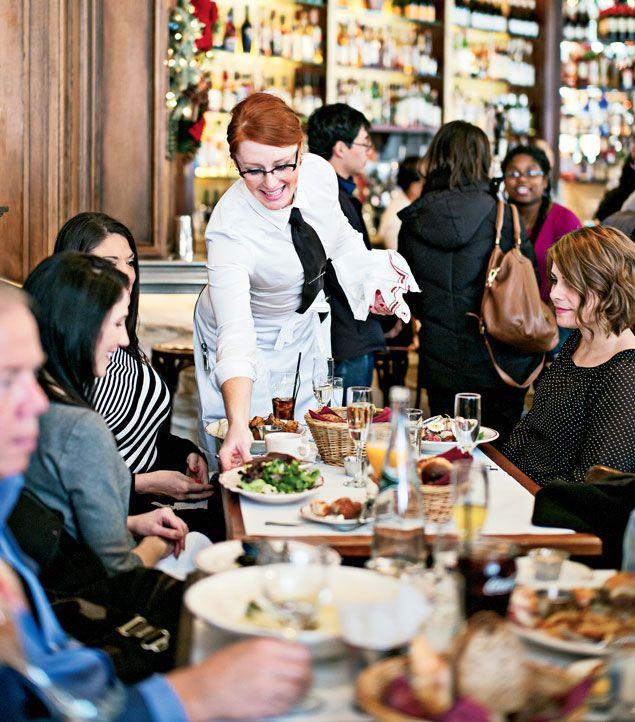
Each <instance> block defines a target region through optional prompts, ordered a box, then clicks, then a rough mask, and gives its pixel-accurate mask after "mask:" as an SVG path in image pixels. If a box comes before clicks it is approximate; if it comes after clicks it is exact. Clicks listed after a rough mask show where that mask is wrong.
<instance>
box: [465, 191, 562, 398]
mask: <svg viewBox="0 0 635 722" xmlns="http://www.w3.org/2000/svg"><path fill="white" fill-rule="evenodd" d="M509 207H510V210H511V213H512V221H513V225H514V246H513V248H512V249H511V250H509V251H507V252H506V253H505V252H504V251H503V250H502V249H501V246H500V242H501V233H502V230H503V217H504V214H505V203H504V202H503V201H502V200H499V201H498V208H497V211H496V241H495V243H494V250H493V251H492V254H491V255H490V258H489V263H488V264H487V273H486V275H485V289H484V291H483V300H482V302H481V315H480V317H479V328H480V331H481V334H482V336H483V340H484V341H485V346H486V347H487V352H488V354H489V356H490V358H491V360H492V363H493V364H494V368H495V369H496V371H497V372H498V375H499V376H500V377H501V378H502V379H503V381H504V382H505V383H506V384H509V385H510V386H514V387H515V388H523V389H524V388H528V387H529V386H530V385H531V384H532V383H533V381H535V379H536V378H538V374H539V373H540V372H541V371H542V368H543V366H544V363H545V355H544V354H545V352H546V351H550V350H551V349H553V348H555V346H556V345H557V343H558V326H557V324H556V319H555V316H554V314H553V312H552V311H551V309H550V308H549V307H548V306H547V304H545V303H544V302H543V301H542V300H541V298H540V288H539V287H538V282H537V280H536V274H535V272H534V267H533V264H532V262H531V261H530V260H529V258H527V257H526V256H523V254H522V252H521V250H520V220H519V218H518V209H517V208H516V206H514V205H511V204H510V206H509ZM488 335H489V336H492V338H495V339H496V340H497V341H500V342H501V343H504V344H507V345H508V346H511V347H513V348H514V349H515V350H517V351H524V352H526V353H539V352H542V353H543V357H542V361H541V362H540V364H539V365H538V367H537V368H536V369H534V371H533V372H532V373H531V374H530V376H529V378H527V379H526V380H525V381H524V383H521V384H519V383H517V382H516V381H514V379H512V378H511V376H509V374H507V373H506V372H505V371H503V369H502V368H501V367H500V366H499V365H498V363H497V362H496V359H495V357H494V353H493V351H492V347H491V344H490V342H489V339H488Z"/></svg>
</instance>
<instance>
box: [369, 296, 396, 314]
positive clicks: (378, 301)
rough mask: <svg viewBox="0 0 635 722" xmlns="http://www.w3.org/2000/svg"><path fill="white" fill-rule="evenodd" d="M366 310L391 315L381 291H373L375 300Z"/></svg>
mask: <svg viewBox="0 0 635 722" xmlns="http://www.w3.org/2000/svg"><path fill="white" fill-rule="evenodd" d="M368 310H369V312H370V313H374V314H375V315H376V316H392V311H391V310H390V309H389V308H388V306H386V302H385V301H384V297H383V296H382V295H381V291H375V302H374V303H373V305H372V306H369V307H368Z"/></svg>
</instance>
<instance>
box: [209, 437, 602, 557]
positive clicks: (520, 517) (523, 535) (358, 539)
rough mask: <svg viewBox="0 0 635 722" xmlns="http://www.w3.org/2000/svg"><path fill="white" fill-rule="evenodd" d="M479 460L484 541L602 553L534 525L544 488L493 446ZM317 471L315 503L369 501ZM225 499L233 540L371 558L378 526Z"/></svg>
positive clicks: (578, 537)
mask: <svg viewBox="0 0 635 722" xmlns="http://www.w3.org/2000/svg"><path fill="white" fill-rule="evenodd" d="M473 456H474V459H475V461H480V462H482V463H484V464H486V465H487V467H488V476H489V505H488V513H487V518H486V522H485V526H484V528H483V535H484V536H493V537H497V538H504V539H506V540H508V541H511V542H514V543H515V544H517V545H518V547H519V548H520V549H521V550H522V551H526V550H528V549H530V548H535V547H552V548H557V549H563V550H566V551H567V552H569V553H570V554H572V555H576V556H593V555H599V554H601V553H602V542H601V540H600V539H599V538H598V537H597V536H595V535H593V534H583V533H577V532H575V531H574V530H572V529H560V528H550V527H539V526H535V525H534V524H532V523H531V517H532V513H533V506H534V495H535V494H536V492H537V491H538V489H539V488H540V487H539V486H538V485H537V484H536V483H535V482H534V481H532V480H531V479H530V478H529V477H528V476H527V475H526V474H524V473H523V472H522V471H521V470H520V469H518V468H517V467H516V466H515V465H514V464H512V462H511V461H509V459H507V458H506V457H505V456H503V454H502V453H501V452H500V451H499V450H498V449H496V448H495V447H494V446H492V444H481V445H479V446H478V447H477V448H476V449H474V452H473ZM317 466H318V468H319V469H320V471H321V473H322V477H323V480H324V485H323V486H322V487H321V488H320V490H319V491H318V492H316V493H315V494H314V495H313V496H312V497H311V498H315V499H318V498H319V499H325V500H327V501H333V500H334V499H336V498H338V497H341V496H348V497H350V498H351V499H353V500H359V501H363V500H364V498H365V496H366V494H367V492H366V490H365V489H357V488H354V487H351V486H346V485H345V482H346V481H347V477H346V475H345V473H344V469H343V467H340V466H335V465H330V464H324V463H322V462H318V463H317ZM371 483H372V482H371ZM221 495H222V504H223V513H224V516H225V525H226V533H227V539H237V540H240V541H246V542H249V541H257V540H261V539H267V538H272V537H273V538H293V539H296V540H300V541H306V542H311V543H314V544H327V545H329V546H331V547H332V548H333V549H335V550H337V551H338V552H339V553H340V554H341V555H342V556H343V557H347V558H355V557H357V558H364V557H369V556H370V547H371V541H372V536H371V534H372V524H366V525H361V526H358V527H357V528H354V527H351V528H349V529H336V528H334V527H329V526H326V525H324V524H319V523H315V522H313V521H307V520H305V519H303V518H302V517H301V516H300V509H301V508H302V507H303V505H305V504H307V503H308V502H309V501H310V499H304V500H302V501H296V502H292V503H288V504H268V503H262V502H260V501H254V500H252V499H248V498H245V497H244V496H242V495H240V494H239V493H236V492H234V491H231V490H229V489H227V488H225V487H224V486H222V487H221ZM437 532H438V527H437V526H436V525H435V524H426V536H427V538H428V542H429V543H430V544H432V543H433V542H434V538H435V535H436V533H437Z"/></svg>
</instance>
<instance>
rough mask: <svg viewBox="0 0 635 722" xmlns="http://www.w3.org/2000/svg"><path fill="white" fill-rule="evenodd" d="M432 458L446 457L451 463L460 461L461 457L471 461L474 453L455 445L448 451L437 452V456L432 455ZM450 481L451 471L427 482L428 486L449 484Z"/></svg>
mask: <svg viewBox="0 0 635 722" xmlns="http://www.w3.org/2000/svg"><path fill="white" fill-rule="evenodd" d="M428 458H430V459H446V460H447V461H449V462H450V463H451V464H452V463H454V462H455V461H459V460H460V459H468V460H469V461H471V460H472V458H473V457H472V454H470V452H469V451H461V449H459V447H458V446H453V447H452V448H451V449H448V450H447V451H444V452H443V453H442V454H437V455H436V456H430V457H428ZM449 483H450V472H449V471H448V473H447V474H444V475H443V476H440V477H439V478H438V479H435V480H434V481H433V482H431V483H430V484H426V486H447V485H448V484H449Z"/></svg>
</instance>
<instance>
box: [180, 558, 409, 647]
mask: <svg viewBox="0 0 635 722" xmlns="http://www.w3.org/2000/svg"><path fill="white" fill-rule="evenodd" d="M263 570H264V567H257V566H256V567H245V568H244V569H234V570H232V571H228V572H223V573H221V574H215V575H214V576H211V577H206V578H205V579H202V580H201V581H200V582H197V583H196V584H193V585H192V586H191V587H190V588H189V589H188V590H187V592H186V593H185V605H186V606H187V608H188V609H189V610H190V612H192V614H194V615H196V616H197V617H199V618H200V619H202V620H204V621H205V622H207V623H208V624H211V625H212V626H214V627H218V628H219V629H223V630H225V631H227V632H232V633H233V634H238V635H246V636H254V635H258V636H260V635H266V636H272V637H281V636H282V633H281V631H280V630H277V629H271V628H266V627H259V626H257V625H256V624H254V623H253V622H252V621H251V620H249V619H246V618H245V610H246V608H247V604H248V603H249V602H250V601H251V600H254V601H258V599H259V598H261V593H260V588H261V579H262V573H263ZM327 574H328V577H327V579H328V581H327V589H328V591H329V592H330V596H331V598H332V605H331V604H329V605H328V608H329V610H332V613H329V614H325V615H324V617H323V624H322V625H321V626H319V627H318V628H317V629H312V630H306V631H303V632H300V633H299V634H298V641H299V642H301V643H302V644H307V645H316V644H320V643H323V642H328V641H333V640H336V639H338V638H339V637H340V635H341V632H340V629H339V623H338V621H337V614H336V612H335V606H334V605H337V604H346V603H353V602H354V603H368V602H380V601H383V600H385V601H388V600H390V599H392V598H395V597H397V596H398V594H399V590H400V582H399V580H397V579H393V578H391V577H386V576H383V575H381V574H377V573H376V572H371V571H369V570H368V569H356V568H355V567H339V566H334V567H329V568H328V572H327ZM325 620H326V621H325Z"/></svg>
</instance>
